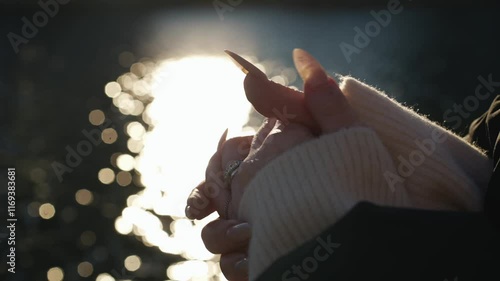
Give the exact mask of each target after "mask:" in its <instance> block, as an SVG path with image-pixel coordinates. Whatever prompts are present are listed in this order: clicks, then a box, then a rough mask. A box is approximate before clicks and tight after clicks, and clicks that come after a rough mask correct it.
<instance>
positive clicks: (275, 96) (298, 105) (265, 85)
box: [244, 75, 318, 129]
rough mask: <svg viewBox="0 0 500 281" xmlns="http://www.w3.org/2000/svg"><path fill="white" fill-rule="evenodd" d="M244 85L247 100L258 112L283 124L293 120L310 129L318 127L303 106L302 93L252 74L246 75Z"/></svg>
mask: <svg viewBox="0 0 500 281" xmlns="http://www.w3.org/2000/svg"><path fill="white" fill-rule="evenodd" d="M244 87H245V94H246V96H247V99H248V101H250V102H251V103H252V105H253V106H254V108H255V110H257V112H259V113H260V114H262V115H264V116H266V117H269V118H271V117H273V118H276V119H278V120H280V121H282V122H284V123H285V124H288V123H290V122H294V123H299V124H303V125H305V126H307V127H309V128H312V129H317V128H318V125H317V124H316V122H315V121H314V119H313V117H312V116H311V114H310V113H309V112H308V111H307V109H306V107H305V104H304V94H303V93H301V92H299V91H296V90H293V89H291V88H288V87H285V86H283V85H280V84H277V83H275V82H272V81H269V80H264V79H259V78H256V77H255V76H253V75H247V76H246V78H245V81H244Z"/></svg>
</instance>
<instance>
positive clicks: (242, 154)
mask: <svg viewBox="0 0 500 281" xmlns="http://www.w3.org/2000/svg"><path fill="white" fill-rule="evenodd" d="M252 139H253V136H242V137H235V138H232V139H229V140H227V141H226V142H225V143H224V144H223V145H222V147H221V151H222V152H221V155H222V156H221V157H222V161H221V169H222V170H225V168H226V167H227V165H228V163H229V162H232V161H241V160H243V159H245V158H246V157H247V155H248V152H249V151H250V145H251V143H252Z"/></svg>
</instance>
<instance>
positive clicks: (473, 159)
mask: <svg viewBox="0 0 500 281" xmlns="http://www.w3.org/2000/svg"><path fill="white" fill-rule="evenodd" d="M340 87H341V88H342V92H343V93H344V95H345V96H346V98H347V100H348V101H349V103H350V104H351V106H352V107H353V109H354V110H355V111H356V112H357V114H358V115H359V117H360V119H361V120H362V122H363V123H364V124H366V125H367V126H368V127H370V128H372V129H373V130H374V131H375V132H377V135H378V136H379V137H380V139H381V141H382V143H384V145H385V146H386V147H387V149H388V151H389V153H390V154H391V156H392V157H393V161H394V164H395V165H396V166H397V168H398V174H395V175H397V176H398V177H399V178H398V181H399V182H404V185H405V188H406V189H407V192H408V195H409V196H410V197H411V199H412V204H413V206H414V207H418V208H424V209H451V210H474V211H478V210H481V208H482V207H481V206H482V197H483V195H484V189H485V188H486V186H487V183H488V180H489V178H490V175H491V170H492V166H491V162H490V160H489V159H488V158H487V157H486V156H485V155H484V154H483V153H482V152H481V151H480V150H479V149H478V148H477V147H474V146H473V145H471V144H470V143H468V142H466V141H465V140H463V139H462V138H460V137H459V136H457V135H456V134H454V133H453V132H452V131H449V130H446V129H445V128H443V127H441V126H439V125H437V124H435V123H433V122H432V121H430V120H429V119H427V118H426V117H424V116H422V115H419V114H417V113H416V112H415V111H413V110H411V109H410V108H407V107H404V106H402V105H401V104H400V103H398V102H397V101H395V100H393V99H391V98H389V97H388V96H387V95H386V94H385V93H384V92H382V91H378V90H377V89H375V88H373V87H370V86H368V85H366V84H364V83H362V82H360V81H358V80H356V79H354V78H351V77H344V78H343V79H342V83H341V85H340Z"/></svg>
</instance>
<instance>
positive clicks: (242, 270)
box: [220, 253, 248, 281]
mask: <svg viewBox="0 0 500 281" xmlns="http://www.w3.org/2000/svg"><path fill="white" fill-rule="evenodd" d="M220 269H221V270H222V273H223V274H224V276H225V277H226V279H228V280H231V281H247V280H248V258H247V257H246V255H245V254H243V253H231V254H225V255H222V256H221V257H220Z"/></svg>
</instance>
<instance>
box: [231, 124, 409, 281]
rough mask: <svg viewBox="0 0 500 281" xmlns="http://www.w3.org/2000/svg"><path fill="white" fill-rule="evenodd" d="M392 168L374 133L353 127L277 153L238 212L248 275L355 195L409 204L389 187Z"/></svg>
mask: <svg viewBox="0 0 500 281" xmlns="http://www.w3.org/2000/svg"><path fill="white" fill-rule="evenodd" d="M386 171H392V172H395V168H394V165H393V162H392V159H391V157H390V155H389V154H388V152H387V150H386V149H385V147H384V145H383V144H382V142H381V141H380V140H379V138H378V137H377V135H376V133H375V132H374V131H373V130H371V129H369V128H366V127H353V128H348V129H343V130H340V131H338V132H336V133H333V134H329V135H324V136H322V137H320V138H318V139H315V140H313V141H309V142H306V143H304V144H302V145H299V146H297V147H295V148H293V149H292V150H290V151H287V152H286V153H284V154H282V155H280V156H279V157H277V158H276V159H274V160H273V161H271V163H269V164H268V165H266V167H265V168H264V169H263V170H262V171H260V172H259V173H258V174H257V175H256V176H255V178H254V179H253V180H252V182H251V183H250V184H249V186H248V187H247V189H246V191H245V193H244V195H243V198H242V201H241V205H240V208H239V217H240V218H241V219H243V220H246V221H248V222H249V223H250V224H251V226H252V239H251V244H250V247H249V256H250V261H249V262H250V263H249V266H250V268H249V272H250V280H253V279H255V278H256V277H257V276H258V275H259V274H260V273H262V272H263V270H264V269H265V268H266V267H267V266H269V265H271V263H272V262H273V261H275V260H276V259H277V258H278V257H280V256H282V255H284V254H286V253H288V252H289V251H291V250H293V249H294V248H295V247H297V246H299V245H300V244H302V243H303V242H304V241H306V240H308V239H311V238H313V237H314V235H316V234H317V233H320V232H321V231H322V230H323V229H325V228H326V227H327V226H329V225H331V224H332V223H334V222H335V221H337V220H338V219H339V218H340V217H341V216H342V215H344V214H345V213H346V212H347V211H348V210H349V209H350V208H351V207H353V206H354V205H355V204H356V203H357V202H359V201H360V200H369V201H371V202H374V203H381V204H387V205H392V206H404V205H408V202H407V197H406V193H405V192H406V191H405V190H404V189H403V188H401V189H399V190H396V191H393V190H391V189H390V188H389V187H388V184H387V181H386V180H385V178H384V176H383V175H384V172H386Z"/></svg>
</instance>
